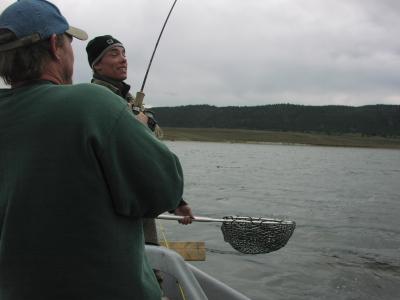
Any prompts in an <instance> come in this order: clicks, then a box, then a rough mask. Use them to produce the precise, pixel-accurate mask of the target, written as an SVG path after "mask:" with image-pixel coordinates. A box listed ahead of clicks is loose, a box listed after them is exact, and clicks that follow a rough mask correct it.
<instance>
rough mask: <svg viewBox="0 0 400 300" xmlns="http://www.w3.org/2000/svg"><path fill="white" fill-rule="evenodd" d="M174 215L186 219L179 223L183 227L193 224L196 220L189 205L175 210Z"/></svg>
mask: <svg viewBox="0 0 400 300" xmlns="http://www.w3.org/2000/svg"><path fill="white" fill-rule="evenodd" d="M174 215H177V216H183V217H184V218H183V219H182V220H179V221H178V222H179V223H181V224H183V225H187V224H191V223H192V220H193V219H194V216H193V214H192V209H191V208H190V207H189V205H187V204H186V205H182V206H179V207H178V208H176V209H175V210H174Z"/></svg>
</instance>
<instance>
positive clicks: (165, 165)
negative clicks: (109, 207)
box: [99, 108, 183, 217]
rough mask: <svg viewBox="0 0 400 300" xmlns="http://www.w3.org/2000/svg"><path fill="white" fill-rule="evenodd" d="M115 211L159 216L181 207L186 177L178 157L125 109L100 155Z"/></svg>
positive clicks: (121, 213) (126, 214)
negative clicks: (184, 178) (179, 205)
mask: <svg viewBox="0 0 400 300" xmlns="http://www.w3.org/2000/svg"><path fill="white" fill-rule="evenodd" d="M99 159H100V162H101V165H102V168H103V173H104V176H105V180H106V182H107V185H108V188H109V191H110V194H111V198H112V201H113V205H114V209H115V211H116V212H117V213H118V214H120V215H124V216H129V217H155V216H157V215H159V214H160V213H163V212H165V211H168V210H171V209H174V208H176V207H177V206H178V204H179V202H180V200H181V199H182V194H183V174H182V168H181V165H180V163H179V160H178V158H177V157H176V156H175V154H173V153H172V152H171V151H170V150H169V149H168V148H167V146H166V145H165V144H163V143H162V142H160V141H159V140H158V139H157V138H155V137H154V135H153V134H152V133H151V131H150V130H149V129H148V128H147V127H146V126H145V125H143V124H142V123H140V122H139V121H137V120H136V118H135V117H134V115H133V114H132V113H131V112H130V111H128V108H127V109H124V110H123V111H122V112H121V114H120V115H119V117H118V119H117V121H116V123H115V126H113V128H112V130H111V131H110V133H109V134H108V136H107V139H106V142H105V143H104V150H103V153H101V156H100V158H99Z"/></svg>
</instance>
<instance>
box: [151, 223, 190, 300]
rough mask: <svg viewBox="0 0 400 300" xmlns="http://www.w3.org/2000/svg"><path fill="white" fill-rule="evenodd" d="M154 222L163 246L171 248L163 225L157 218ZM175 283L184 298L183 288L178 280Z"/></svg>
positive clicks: (184, 298) (184, 299)
mask: <svg viewBox="0 0 400 300" xmlns="http://www.w3.org/2000/svg"><path fill="white" fill-rule="evenodd" d="M156 223H157V226H158V227H159V228H160V231H161V235H162V238H163V240H164V243H165V247H166V248H167V249H171V248H170V247H169V243H168V240H167V236H166V232H165V228H164V226H163V225H162V224H161V223H160V222H159V221H158V220H157V221H156ZM176 284H177V285H178V288H179V292H180V293H181V297H182V299H183V300H186V297H185V292H184V291H183V288H182V286H181V284H180V283H179V282H178V281H176Z"/></svg>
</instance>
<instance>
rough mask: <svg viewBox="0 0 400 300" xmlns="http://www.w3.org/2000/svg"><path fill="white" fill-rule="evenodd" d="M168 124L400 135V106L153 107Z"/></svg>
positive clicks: (161, 122) (177, 125)
mask: <svg viewBox="0 0 400 300" xmlns="http://www.w3.org/2000/svg"><path fill="white" fill-rule="evenodd" d="M153 110H154V112H155V113H156V116H157V120H158V121H159V123H160V125H161V126H164V127H186V128H233V129H253V130H275V131H294V132H318V133H326V134H341V133H360V134H362V135H379V136H400V105H367V106H361V107H352V106H333V105H331V106H304V105H293V104H273V105H263V106H242V107H237V106H228V107H216V106H211V105H188V106H177V107H156V108H153Z"/></svg>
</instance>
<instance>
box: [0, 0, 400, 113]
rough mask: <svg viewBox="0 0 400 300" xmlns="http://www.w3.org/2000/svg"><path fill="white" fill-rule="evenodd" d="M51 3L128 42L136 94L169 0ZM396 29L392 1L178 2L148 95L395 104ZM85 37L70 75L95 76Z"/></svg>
mask: <svg viewBox="0 0 400 300" xmlns="http://www.w3.org/2000/svg"><path fill="white" fill-rule="evenodd" d="M13 2H14V1H11V0H0V11H2V10H3V9H4V8H5V7H6V6H8V5H9V4H10V3H13ZM51 2H53V3H54V4H56V5H57V6H58V7H59V8H60V10H61V12H62V13H63V15H64V16H65V17H66V18H67V20H68V21H69V23H70V25H72V26H76V27H79V28H82V29H84V30H86V31H87V32H88V34H89V37H90V38H93V37H95V36H97V35H103V34H111V35H113V36H115V37H116V38H117V39H119V40H120V41H122V42H123V43H124V45H125V47H126V51H127V56H128V61H129V77H128V80H127V83H129V84H130V85H131V86H132V91H133V92H136V91H137V90H138V89H139V88H140V85H141V83H142V80H143V77H144V73H145V70H146V67H147V64H148V61H149V59H150V56H151V53H152V51H153V47H154V45H155V42H156V39H157V37H158V34H159V32H160V30H161V27H162V24H163V22H164V20H165V18H166V16H167V14H168V11H169V9H170V7H171V5H172V3H173V0H113V1H103V0H53V1H51ZM399 37H400V1H398V0H178V2H177V4H176V6H175V9H174V11H173V13H172V15H171V18H170V20H169V22H168V24H167V27H166V29H165V31H164V35H163V37H162V39H161V42H160V45H159V48H158V50H157V53H156V56H155V58H154V61H153V65H152V68H151V70H150V74H149V77H148V79H147V83H146V87H145V93H146V98H145V102H146V103H147V104H150V105H153V106H177V105H188V104H211V105H217V106H229V105H240V106H243V105H247V106H253V105H264V104H274V103H293V104H304V105H333V104H339V105H352V106H360V105H367V104H400V74H399V73H400V38H399ZM86 44H87V42H81V41H78V40H75V41H74V43H73V46H74V50H75V74H74V82H75V83H81V82H89V81H90V78H91V70H90V68H89V66H88V63H87V59H86V52H85V46H86Z"/></svg>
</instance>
